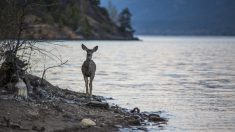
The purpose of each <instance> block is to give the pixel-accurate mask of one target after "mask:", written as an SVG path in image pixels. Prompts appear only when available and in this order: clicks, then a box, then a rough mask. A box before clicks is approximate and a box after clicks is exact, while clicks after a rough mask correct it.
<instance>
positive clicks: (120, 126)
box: [114, 125, 122, 128]
mask: <svg viewBox="0 0 235 132" xmlns="http://www.w3.org/2000/svg"><path fill="white" fill-rule="evenodd" d="M114 127H116V128H122V125H114Z"/></svg>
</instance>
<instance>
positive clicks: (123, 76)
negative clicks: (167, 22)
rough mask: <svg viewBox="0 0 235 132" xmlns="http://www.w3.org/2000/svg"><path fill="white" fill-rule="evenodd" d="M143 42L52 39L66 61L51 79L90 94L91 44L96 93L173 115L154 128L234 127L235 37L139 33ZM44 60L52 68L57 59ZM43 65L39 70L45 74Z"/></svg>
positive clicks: (130, 105)
mask: <svg viewBox="0 0 235 132" xmlns="http://www.w3.org/2000/svg"><path fill="white" fill-rule="evenodd" d="M140 38H141V39H142V40H143V41H63V42H52V43H59V44H61V45H63V46H61V47H59V48H57V51H58V53H60V54H61V56H62V58H63V59H64V60H66V59H68V60H69V62H68V63H67V64H66V65H64V66H63V67H62V68H55V69H51V70H49V71H48V72H47V74H46V78H47V79H48V80H49V81H50V82H52V83H53V84H54V85H58V86H60V87H62V88H66V89H71V90H74V91H79V92H85V86H84V81H83V76H82V73H81V70H80V69H81V65H82V63H83V61H84V60H85V57H86V53H85V51H83V50H82V49H81V44H82V43H84V44H85V45H87V47H89V48H93V47H94V46H95V45H98V46H99V49H98V51H97V52H96V53H94V55H93V60H94V61H95V62H96V65H97V72H96V77H95V79H94V82H93V85H94V86H93V94H96V95H102V96H106V97H112V98H113V99H114V100H110V101H109V102H114V103H116V104H118V105H120V106H121V107H126V108H130V109H131V108H134V107H139V108H140V110H141V111H149V112H150V111H153V112H158V111H160V113H161V114H160V115H161V116H163V117H166V118H168V119H169V122H168V124H167V125H165V126H163V127H161V128H159V127H158V126H149V127H148V130H149V131H156V130H161V131H187V132H188V131H197V132H198V131H207V132H208V131H211V132H215V131H223V132H224V131H235V38H226V37H218V38H214V37H140ZM43 61H45V62H46V66H49V65H50V64H51V63H52V61H47V60H46V59H43V60H41V62H43ZM41 70H42V67H41V66H38V67H36V68H35V71H36V73H37V74H38V75H41V72H40V71H41Z"/></svg>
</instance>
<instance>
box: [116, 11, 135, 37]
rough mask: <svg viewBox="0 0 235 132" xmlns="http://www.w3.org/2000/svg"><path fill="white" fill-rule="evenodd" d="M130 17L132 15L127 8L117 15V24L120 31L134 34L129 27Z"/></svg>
mask: <svg viewBox="0 0 235 132" xmlns="http://www.w3.org/2000/svg"><path fill="white" fill-rule="evenodd" d="M131 16H132V14H131V13H130V11H129V9H128V8H125V9H123V10H122V12H121V13H120V14H119V19H118V21H119V24H120V29H121V30H122V31H123V32H124V31H128V32H134V30H133V29H132V27H131Z"/></svg>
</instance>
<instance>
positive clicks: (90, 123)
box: [81, 118, 96, 127]
mask: <svg viewBox="0 0 235 132" xmlns="http://www.w3.org/2000/svg"><path fill="white" fill-rule="evenodd" d="M81 124H82V125H83V126H86V127H90V126H95V125H96V123H95V122H94V121H92V120H91V119H89V118H84V119H82V121H81Z"/></svg>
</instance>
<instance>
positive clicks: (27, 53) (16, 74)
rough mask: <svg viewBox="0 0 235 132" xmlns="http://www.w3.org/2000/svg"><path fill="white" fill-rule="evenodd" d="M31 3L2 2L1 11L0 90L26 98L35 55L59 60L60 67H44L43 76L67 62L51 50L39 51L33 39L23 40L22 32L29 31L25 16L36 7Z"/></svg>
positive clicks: (0, 2)
mask: <svg viewBox="0 0 235 132" xmlns="http://www.w3.org/2000/svg"><path fill="white" fill-rule="evenodd" d="M34 2H35V1H33V0H2V1H0V4H2V5H4V7H3V9H1V10H0V39H1V40H0V88H5V90H7V91H8V92H11V93H15V92H16V93H18V95H21V96H24V97H27V93H28V92H27V91H28V89H27V88H28V87H27V86H28V85H27V82H28V81H27V73H28V72H27V71H28V69H29V68H30V66H31V59H32V56H33V55H34V54H35V53H39V54H41V55H42V56H47V57H49V58H52V59H58V60H59V61H60V64H57V65H55V66H49V67H44V71H43V75H42V78H41V83H42V82H43V77H44V75H45V73H46V71H47V70H48V69H51V68H54V67H58V66H62V65H63V64H65V63H66V62H67V61H65V62H63V61H62V59H60V58H59V57H57V56H56V55H55V54H53V53H52V52H51V51H50V50H46V49H43V48H40V46H39V45H38V44H37V42H38V41H36V40H27V39H23V36H22V34H23V32H24V30H26V29H27V28H28V25H29V23H27V22H26V17H27V15H29V14H30V12H31V11H32V9H33V8H34V6H35V5H36V6H38V4H36V3H34Z"/></svg>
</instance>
